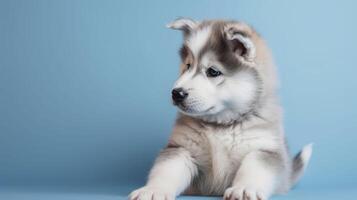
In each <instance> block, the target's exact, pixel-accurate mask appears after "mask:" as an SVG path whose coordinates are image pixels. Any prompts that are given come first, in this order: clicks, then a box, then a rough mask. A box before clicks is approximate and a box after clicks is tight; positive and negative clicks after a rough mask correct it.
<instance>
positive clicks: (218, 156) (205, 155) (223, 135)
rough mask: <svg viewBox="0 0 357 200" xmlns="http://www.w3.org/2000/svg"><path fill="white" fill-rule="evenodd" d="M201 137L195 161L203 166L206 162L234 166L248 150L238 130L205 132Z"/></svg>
mask: <svg viewBox="0 0 357 200" xmlns="http://www.w3.org/2000/svg"><path fill="white" fill-rule="evenodd" d="M201 137H202V138H201V139H200V142H199V143H198V144H199V149H200V152H199V153H200V156H198V157H197V159H198V162H202V164H204V165H205V166H206V163H207V162H210V163H211V165H218V164H221V165H223V164H227V165H230V164H234V163H236V162H239V161H240V159H241V157H242V156H243V155H244V154H245V153H246V152H247V151H248V150H249V145H247V143H246V142H245V141H244V135H242V132H241V131H240V130H238V129H220V130H206V131H204V132H203V134H202V135H201Z"/></svg>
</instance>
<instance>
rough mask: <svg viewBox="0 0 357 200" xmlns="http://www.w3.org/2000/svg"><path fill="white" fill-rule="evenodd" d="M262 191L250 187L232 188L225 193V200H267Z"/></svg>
mask: <svg viewBox="0 0 357 200" xmlns="http://www.w3.org/2000/svg"><path fill="white" fill-rule="evenodd" d="M267 198H268V197H267V195H265V193H264V192H263V191H262V190H259V189H256V188H249V187H235V186H233V187H230V188H228V189H226V191H225V192H224V196H223V199H224V200H267Z"/></svg>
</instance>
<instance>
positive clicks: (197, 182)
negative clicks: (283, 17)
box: [129, 18, 312, 200]
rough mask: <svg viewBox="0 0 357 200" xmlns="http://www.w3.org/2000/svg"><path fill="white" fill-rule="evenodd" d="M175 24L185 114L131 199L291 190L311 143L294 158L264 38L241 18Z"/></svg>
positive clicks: (257, 196) (246, 196)
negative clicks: (180, 40)
mask: <svg viewBox="0 0 357 200" xmlns="http://www.w3.org/2000/svg"><path fill="white" fill-rule="evenodd" d="M168 27H169V28H172V29H177V30H181V31H182V32H183V34H184V42H183V45H182V48H181V50H180V55H181V59H182V64H181V68H180V69H181V70H180V77H179V79H178V80H177V81H176V83H175V85H174V87H173V90H172V99H173V103H174V105H176V106H177V107H178V109H179V111H180V112H179V115H178V118H177V121H176V123H175V126H174V128H173V131H172V135H171V138H170V141H169V142H168V145H167V147H166V148H165V149H163V150H162V152H161V153H160V155H159V156H158V158H157V160H156V162H155V164H154V166H153V168H152V170H151V172H150V175H149V178H148V181H147V184H146V186H144V187H142V188H139V189H137V190H135V191H133V192H132V193H131V194H130V196H129V198H130V199H131V200H165V199H166V200H169V199H174V198H175V197H176V196H177V195H179V194H196V195H223V196H224V199H227V200H228V199H232V200H236V199H237V200H265V199H268V198H269V197H270V196H271V195H272V194H277V193H284V192H287V191H288V190H289V189H290V188H291V187H292V186H293V185H294V184H295V183H296V182H297V181H298V179H299V178H300V176H301V175H302V173H303V171H304V169H305V168H306V166H307V164H308V161H309V159H310V156H311V153H312V146H311V145H307V146H305V147H304V148H303V150H302V151H301V152H300V153H299V154H298V155H296V156H295V157H294V158H291V157H290V156H289V153H288V150H287V147H286V142H285V138H284V133H283V126H282V114H281V108H280V105H279V102H278V98H277V94H276V93H277V92H276V90H277V78H276V75H275V65H274V63H273V59H272V56H271V54H270V51H269V49H268V47H267V46H266V44H265V42H264V40H263V39H262V38H261V37H260V35H259V34H257V33H256V32H255V31H254V30H253V29H252V28H251V27H250V26H248V25H247V24H244V23H241V22H237V21H218V20H212V21H203V22H196V21H194V20H191V19H186V18H181V19H177V20H175V21H174V22H172V23H170V24H169V25H168Z"/></svg>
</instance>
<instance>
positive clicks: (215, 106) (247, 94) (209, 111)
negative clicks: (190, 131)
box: [168, 18, 263, 123]
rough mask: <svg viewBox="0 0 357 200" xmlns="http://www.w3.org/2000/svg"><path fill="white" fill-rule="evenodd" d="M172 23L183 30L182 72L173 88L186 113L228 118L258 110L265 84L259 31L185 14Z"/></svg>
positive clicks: (171, 25)
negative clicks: (258, 63) (259, 67)
mask: <svg viewBox="0 0 357 200" xmlns="http://www.w3.org/2000/svg"><path fill="white" fill-rule="evenodd" d="M168 27H169V28H172V29H177V30H181V31H183V33H184V42H183V45H182V47H181V50H180V56H181V61H182V64H181V68H180V77H179V78H178V80H177V81H176V83H175V84H174V87H173V89H172V100H173V103H174V105H176V106H177V107H178V108H179V110H180V111H181V112H182V113H183V114H186V115H189V116H193V117H197V118H201V119H205V120H207V121H214V122H226V123H228V122H230V121H235V120H238V118H240V117H242V116H244V115H245V114H246V113H249V112H251V111H252V110H254V109H255V107H256V106H257V104H258V102H259V98H260V96H261V90H262V87H263V83H262V79H261V76H260V74H259V70H258V69H257V61H258V62H259V59H257V44H258V43H259V36H258V35H257V34H256V33H255V32H254V30H252V29H251V28H250V27H249V26H248V25H246V24H243V23H240V22H234V21H204V22H196V21H193V20H191V19H185V18H181V19H177V20H175V21H174V22H172V23H170V24H169V25H168ZM259 45H260V44H259ZM259 45H258V46H259ZM258 53H259V52H258Z"/></svg>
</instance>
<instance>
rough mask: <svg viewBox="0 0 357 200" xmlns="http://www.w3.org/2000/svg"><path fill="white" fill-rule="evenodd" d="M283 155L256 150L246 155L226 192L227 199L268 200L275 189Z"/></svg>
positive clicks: (282, 163) (281, 168) (282, 165)
mask: <svg viewBox="0 0 357 200" xmlns="http://www.w3.org/2000/svg"><path fill="white" fill-rule="evenodd" d="M283 167H284V162H283V157H282V156H281V155H280V154H279V153H275V152H270V151H254V152H251V153H249V154H248V155H246V157H245V158H244V159H243V161H242V164H241V166H240V167H239V169H238V171H237V174H236V176H235V178H234V180H233V183H232V187H230V188H228V189H227V190H226V191H225V193H224V199H225V200H230V199H231V200H266V199H268V198H269V197H270V196H271V195H272V193H273V192H274V191H275V185H276V182H277V181H278V179H279V171H280V172H282V171H281V170H283Z"/></svg>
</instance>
